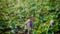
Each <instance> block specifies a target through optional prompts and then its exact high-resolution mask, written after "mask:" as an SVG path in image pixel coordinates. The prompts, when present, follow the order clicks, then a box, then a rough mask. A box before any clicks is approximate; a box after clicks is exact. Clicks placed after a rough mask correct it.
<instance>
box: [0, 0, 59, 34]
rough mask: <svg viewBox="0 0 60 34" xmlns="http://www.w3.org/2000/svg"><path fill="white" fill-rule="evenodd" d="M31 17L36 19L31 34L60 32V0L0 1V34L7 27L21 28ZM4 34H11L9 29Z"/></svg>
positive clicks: (54, 33) (55, 33)
mask: <svg viewBox="0 0 60 34" xmlns="http://www.w3.org/2000/svg"><path fill="white" fill-rule="evenodd" d="M31 15H32V16H34V17H35V18H36V21H35V22H34V27H33V29H32V34H58V33H57V32H58V31H60V0H0V33H1V34H3V33H4V32H5V31H4V30H5V29H6V30H7V28H9V27H12V28H13V27H16V26H21V25H22V24H24V23H25V21H26V20H27V18H29V16H31ZM51 21H53V22H54V23H53V24H52V26H51V24H50V22H51ZM13 29H14V28H13ZM4 34H11V33H10V29H8V30H7V31H6V32H5V33H4ZM14 34H15V33H14ZM59 34H60V33H59Z"/></svg>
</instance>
